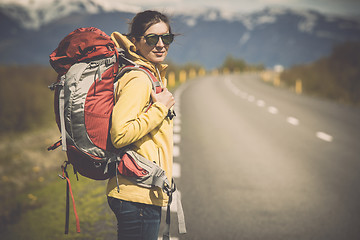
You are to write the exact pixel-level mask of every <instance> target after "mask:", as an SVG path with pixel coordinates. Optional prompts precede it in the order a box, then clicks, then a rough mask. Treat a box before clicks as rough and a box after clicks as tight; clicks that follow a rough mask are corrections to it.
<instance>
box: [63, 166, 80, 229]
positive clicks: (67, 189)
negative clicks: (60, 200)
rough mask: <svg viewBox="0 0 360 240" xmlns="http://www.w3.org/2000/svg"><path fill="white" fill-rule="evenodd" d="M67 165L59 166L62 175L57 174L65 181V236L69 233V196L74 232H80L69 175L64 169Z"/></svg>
mask: <svg viewBox="0 0 360 240" xmlns="http://www.w3.org/2000/svg"><path fill="white" fill-rule="evenodd" d="M67 165H68V162H65V163H64V165H62V166H61V168H62V175H60V174H59V177H60V178H62V179H64V180H66V209H65V210H66V213H65V234H68V233H69V212H70V195H71V199H72V203H73V210H74V214H75V220H76V231H77V232H78V233H79V232H80V221H79V217H78V214H77V211H76V205H75V199H74V195H73V192H72V189H71V183H70V179H69V175H68V173H67V170H66V167H67Z"/></svg>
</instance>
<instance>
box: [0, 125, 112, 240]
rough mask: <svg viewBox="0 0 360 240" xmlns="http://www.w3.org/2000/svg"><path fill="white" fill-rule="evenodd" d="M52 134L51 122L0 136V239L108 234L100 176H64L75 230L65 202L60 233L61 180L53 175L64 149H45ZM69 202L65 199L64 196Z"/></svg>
mask: <svg viewBox="0 0 360 240" xmlns="http://www.w3.org/2000/svg"><path fill="white" fill-rule="evenodd" d="M57 139H58V130H57V129H56V127H52V128H50V129H42V130H37V131H36V132H29V133H26V134H22V135H20V136H7V137H6V138H4V137H2V139H1V141H0V156H1V157H0V173H1V175H2V177H1V180H0V187H1V189H2V191H1V192H0V200H1V203H2V204H1V207H0V232H1V239H4V240H10V239H11V240H12V239H14V240H15V239H16V240H18V239H28V240H32V239H34V240H35V239H36V240H42V239H44V240H49V239H51V240H57V239H97V240H104V239H114V238H115V236H116V219H115V217H114V215H113V213H112V212H111V210H110V208H109V207H108V205H107V202H106V196H105V188H106V181H94V180H90V179H87V178H84V177H82V176H79V181H77V180H76V176H75V175H74V174H72V170H71V167H69V169H68V170H69V177H70V180H71V185H72V190H73V193H74V198H75V202H76V207H77V212H78V215H79V218H80V227H81V233H76V228H75V217H74V213H73V211H72V203H71V205H70V207H71V209H70V228H69V234H68V235H65V234H64V226H65V196H66V181H65V180H62V179H61V178H59V177H58V176H57V175H58V174H60V173H61V172H60V166H61V164H62V162H63V161H64V159H65V156H64V153H62V151H61V150H59V149H57V150H55V151H53V152H47V150H46V148H47V147H48V146H49V145H51V143H53V142H55V141H56V140H57ZM70 202H71V201H70Z"/></svg>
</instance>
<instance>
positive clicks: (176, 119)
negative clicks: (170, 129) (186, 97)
mask: <svg viewBox="0 0 360 240" xmlns="http://www.w3.org/2000/svg"><path fill="white" fill-rule="evenodd" d="M179 124H181V119H180V118H177V117H175V118H174V125H179Z"/></svg>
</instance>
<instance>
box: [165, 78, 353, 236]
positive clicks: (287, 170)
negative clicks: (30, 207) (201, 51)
mask: <svg viewBox="0 0 360 240" xmlns="http://www.w3.org/2000/svg"><path fill="white" fill-rule="evenodd" d="M181 88H182V89H181V92H180V91H179V92H180V93H178V94H177V95H176V101H177V110H178V115H179V116H178V117H177V120H176V121H175V123H176V126H177V129H176V134H175V135H176V136H175V138H176V142H175V145H176V147H175V148H176V149H175V150H176V151H177V153H176V155H178V156H177V157H175V162H176V165H177V170H176V172H177V175H178V176H177V183H178V184H177V185H178V187H179V189H180V191H181V195H182V202H183V208H184V211H185V217H186V223H187V230H188V233H187V234H186V235H181V236H179V235H178V234H176V226H174V225H176V224H174V225H173V226H172V232H173V239H191V240H196V239H201V240H212V239H216V240H220V239H241V240H242V239H244V240H245V239H249V240H257V239H259V240H260V239H261V240H272V239H274V240H275V239H276V240H281V239H286V240H292V239H301V240H303V239H315V240H322V239H326V240H331V239H336V240H339V239H346V240H350V239H354V240H355V239H356V240H357V239H360V187H359V184H360V127H359V126H360V109H359V108H354V107H349V106H344V105H340V104H336V103H331V102H329V101H324V100H319V99H315V98H311V97H306V96H302V95H296V94H295V93H293V92H291V91H289V90H285V89H281V88H275V87H273V86H270V85H268V84H265V83H263V82H262V81H261V80H260V79H259V77H258V76H257V75H252V74H247V75H224V76H214V77H204V78H199V79H196V80H193V81H190V82H188V83H186V84H185V85H184V86H182V87H181ZM174 216H175V215H174Z"/></svg>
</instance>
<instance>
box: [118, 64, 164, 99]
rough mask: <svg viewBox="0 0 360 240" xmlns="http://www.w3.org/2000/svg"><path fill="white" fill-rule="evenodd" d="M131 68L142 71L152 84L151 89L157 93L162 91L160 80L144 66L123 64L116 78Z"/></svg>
mask: <svg viewBox="0 0 360 240" xmlns="http://www.w3.org/2000/svg"><path fill="white" fill-rule="evenodd" d="M131 70H140V71H143V72H144V73H145V74H146V75H147V76H148V77H149V79H150V81H151V84H152V89H153V90H154V91H155V92H156V93H159V92H161V91H162V89H163V87H162V84H161V82H160V81H159V80H158V79H157V78H156V77H155V76H154V74H153V73H152V72H151V71H150V70H149V69H147V68H146V67H143V66H140V65H127V66H124V67H122V68H121V69H120V71H119V73H118V75H117V77H116V79H119V78H121V77H122V76H123V75H124V74H125V73H126V72H128V71H131Z"/></svg>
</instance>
